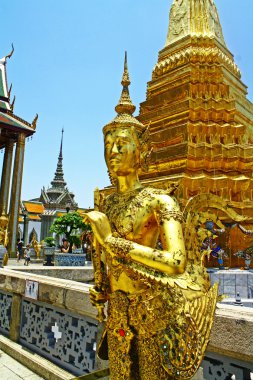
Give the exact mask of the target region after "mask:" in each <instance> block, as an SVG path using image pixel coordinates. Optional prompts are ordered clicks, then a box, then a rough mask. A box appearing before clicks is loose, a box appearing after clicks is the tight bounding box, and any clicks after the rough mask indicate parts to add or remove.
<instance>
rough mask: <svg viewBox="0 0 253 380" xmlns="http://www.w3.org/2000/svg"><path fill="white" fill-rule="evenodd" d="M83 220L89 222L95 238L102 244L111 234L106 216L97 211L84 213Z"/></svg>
mask: <svg viewBox="0 0 253 380" xmlns="http://www.w3.org/2000/svg"><path fill="white" fill-rule="evenodd" d="M85 220H87V221H88V222H89V223H90V224H91V227H92V230H93V233H94V235H95V237H96V239H97V240H98V242H99V243H100V244H101V245H102V246H104V245H105V241H106V240H107V239H108V238H109V237H110V236H112V231H111V226H110V223H109V220H108V218H107V216H106V215H105V214H103V213H102V212H99V211H91V212H88V213H87V214H85Z"/></svg>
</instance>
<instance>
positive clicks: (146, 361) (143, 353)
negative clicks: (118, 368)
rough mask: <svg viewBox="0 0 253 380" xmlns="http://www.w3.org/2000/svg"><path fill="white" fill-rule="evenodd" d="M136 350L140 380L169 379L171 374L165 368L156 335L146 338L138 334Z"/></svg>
mask: <svg viewBox="0 0 253 380" xmlns="http://www.w3.org/2000/svg"><path fill="white" fill-rule="evenodd" d="M135 344H136V351H137V357H138V372H139V377H138V379H140V380H151V379H152V380H169V379H170V376H169V375H168V373H167V372H166V371H165V370H164V369H163V366H162V363H161V360H160V352H159V347H158V344H157V341H156V336H153V337H149V338H145V337H143V336H137V338H136V342H135Z"/></svg>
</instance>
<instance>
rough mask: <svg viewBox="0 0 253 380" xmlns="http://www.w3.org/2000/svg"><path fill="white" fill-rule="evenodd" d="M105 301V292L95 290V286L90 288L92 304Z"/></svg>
mask: <svg viewBox="0 0 253 380" xmlns="http://www.w3.org/2000/svg"><path fill="white" fill-rule="evenodd" d="M106 301H107V297H106V294H105V293H104V292H103V291H101V290H97V289H96V287H93V288H90V302H91V304H92V305H93V306H96V307H97V306H99V305H101V304H104V303H105V302H106Z"/></svg>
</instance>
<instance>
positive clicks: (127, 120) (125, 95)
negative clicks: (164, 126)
mask: <svg viewBox="0 0 253 380" xmlns="http://www.w3.org/2000/svg"><path fill="white" fill-rule="evenodd" d="M121 84H122V87H123V88H122V93H121V96H120V99H119V102H118V104H117V105H116V107H115V111H116V112H117V116H116V117H115V118H114V119H113V120H112V121H111V122H110V123H109V124H106V125H105V126H104V128H103V132H104V133H106V132H107V130H108V129H111V128H117V127H119V128H122V127H128V126H129V127H131V126H134V127H135V128H136V130H137V131H138V132H141V131H143V130H145V127H144V125H143V124H142V123H140V122H139V121H138V120H137V119H136V118H135V117H134V116H133V113H134V111H135V109H136V107H135V105H134V104H133V103H132V100H131V98H130V95H129V88H128V87H129V85H130V84H131V82H130V79H129V72H128V67H127V53H125V62H124V72H123V76H122V81H121Z"/></svg>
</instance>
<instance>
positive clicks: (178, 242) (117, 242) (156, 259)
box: [105, 195, 186, 274]
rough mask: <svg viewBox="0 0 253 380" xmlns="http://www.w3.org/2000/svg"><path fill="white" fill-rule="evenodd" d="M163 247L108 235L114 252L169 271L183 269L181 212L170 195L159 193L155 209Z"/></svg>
mask: <svg viewBox="0 0 253 380" xmlns="http://www.w3.org/2000/svg"><path fill="white" fill-rule="evenodd" d="M155 216H156V222H157V227H158V229H159V234H160V238H161V243H162V248H163V249H162V250H158V249H153V248H150V247H148V246H145V245H142V244H138V243H135V242H132V241H129V240H126V239H122V238H114V237H113V236H111V235H110V236H108V238H107V239H106V241H105V247H106V249H107V250H108V251H109V252H110V253H111V254H112V255H115V254H116V255H119V256H123V257H125V258H126V259H130V260H131V259H132V260H134V261H136V262H139V263H141V264H144V265H146V266H148V267H150V268H153V269H156V270H159V271H162V272H165V273H168V274H179V273H183V272H184V270H185V265H186V252H185V245H184V238H183V232H182V214H181V212H180V210H179V207H178V205H177V203H176V202H175V201H174V200H173V199H172V198H171V197H169V196H167V195H162V196H158V199H157V207H156V211H155Z"/></svg>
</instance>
